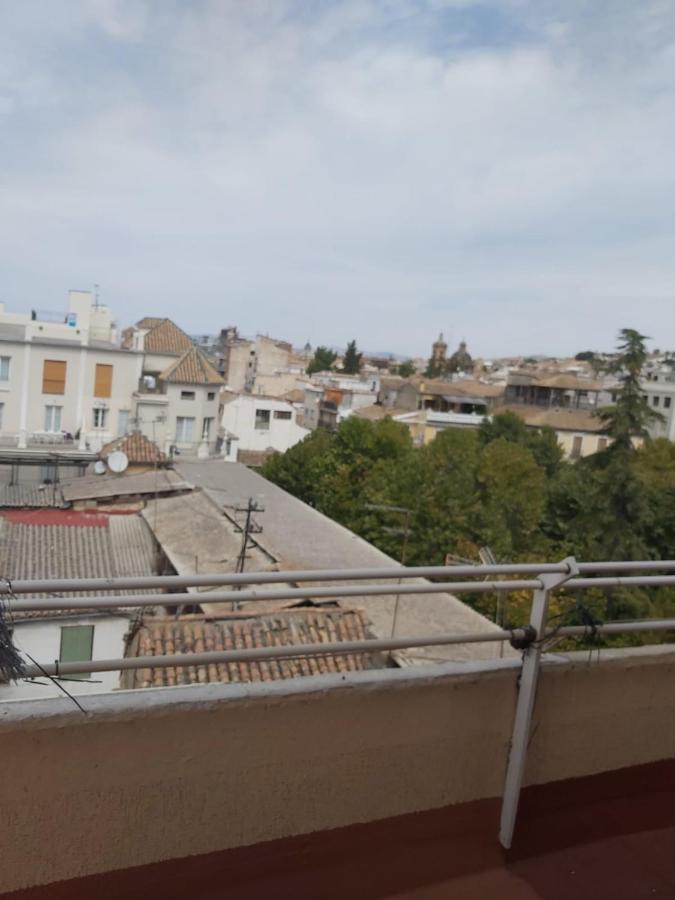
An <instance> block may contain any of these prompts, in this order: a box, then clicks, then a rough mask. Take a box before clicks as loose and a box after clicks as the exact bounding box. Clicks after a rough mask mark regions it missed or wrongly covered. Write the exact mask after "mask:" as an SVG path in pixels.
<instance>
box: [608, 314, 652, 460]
mask: <svg viewBox="0 0 675 900" xmlns="http://www.w3.org/2000/svg"><path fill="white" fill-rule="evenodd" d="M646 340H647V338H646V337H645V335H643V334H640V332H639V331H636V330H635V329H634V328H623V329H622V330H621V331H620V332H619V344H618V347H617V350H618V353H617V356H616V357H615V359H614V361H613V362H612V364H611V366H610V367H609V371H610V372H613V373H614V374H616V375H617V376H618V379H619V382H620V385H621V387H620V389H619V390H618V392H617V399H616V402H615V403H614V405H613V406H609V407H606V408H605V409H601V410H600V412H599V415H600V418H601V419H602V420H603V422H604V425H605V427H604V431H605V434H607V435H609V436H610V437H611V438H613V448H614V451H615V452H618V451H622V450H630V449H631V448H632V445H633V438H636V437H637V438H648V437H649V431H648V426H649V425H650V424H651V423H652V422H656V421H663V416H662V415H661V414H660V413H658V412H656V411H655V410H653V409H652V408H651V407H650V406H649V404H648V402H647V399H646V397H644V396H643V393H642V388H641V386H640V375H641V374H642V369H643V368H644V364H645V362H646V361H647V348H646V346H645V341H646Z"/></svg>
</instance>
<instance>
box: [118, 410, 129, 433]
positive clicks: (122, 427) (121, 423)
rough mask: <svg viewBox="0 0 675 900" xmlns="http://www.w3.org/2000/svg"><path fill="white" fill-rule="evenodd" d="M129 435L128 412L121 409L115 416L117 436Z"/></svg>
mask: <svg viewBox="0 0 675 900" xmlns="http://www.w3.org/2000/svg"><path fill="white" fill-rule="evenodd" d="M128 433H129V410H128V409H121V410H120V411H119V413H118V414H117V434H118V436H119V437H123V435H125V434H128Z"/></svg>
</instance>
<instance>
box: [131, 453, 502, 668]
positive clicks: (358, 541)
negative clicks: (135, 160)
mask: <svg viewBox="0 0 675 900" xmlns="http://www.w3.org/2000/svg"><path fill="white" fill-rule="evenodd" d="M178 471H179V472H180V473H181V474H182V475H183V476H184V477H185V478H186V479H187V480H189V481H190V482H191V483H192V484H194V485H196V486H199V487H201V488H203V490H204V491H205V493H206V494H207V495H208V496H209V497H210V498H211V501H212V503H213V504H214V506H215V508H216V509H224V508H225V506H226V505H228V506H233V505H235V506H236V505H242V504H245V502H246V501H247V500H248V498H249V497H254V498H256V500H257V501H258V502H259V504H260V505H261V506H262V507H263V508H264V512H263V513H261V514H260V515H259V516H258V518H259V521H260V523H261V525H262V528H263V531H262V533H261V534H258V535H256V536H255V537H256V544H257V545H258V546H259V547H260V548H262V549H263V550H264V552H265V554H266V556H267V558H268V559H269V560H274V561H275V567H276V568H279V569H283V570H284V571H288V570H291V571H292V570H302V569H307V568H310V567H311V568H312V569H338V568H344V567H345V565H348V566H350V567H355V568H360V567H372V568H376V567H377V568H391V567H392V566H397V565H398V563H397V562H396V561H395V560H393V559H391V558H390V557H388V556H387V555H386V554H385V553H382V552H381V551H380V550H378V549H377V548H376V547H374V546H373V545H372V544H369V543H368V542H367V541H365V540H363V538H360V537H359V536H358V535H356V534H354V533H353V532H352V531H349V530H348V529H347V528H344V527H343V526H342V525H339V524H338V523H337V522H334V521H333V520H332V519H329V518H328V517H327V516H324V515H322V514H321V513H320V512H318V511H317V510H315V509H312V507H310V506H308V505H307V504H305V503H302V502H301V501H300V500H298V499H296V498H295V497H293V496H291V495H290V494H288V493H287V492H286V491H284V490H282V489H281V488H280V487H278V486H277V485H275V484H272V482H270V481H268V480H267V479H266V478H263V477H262V475H259V474H258V473H257V472H254V471H252V470H251V469H248V468H246V466H244V465H242V464H241V463H226V462H223V461H222V460H216V459H213V460H204V461H187V460H181V461H180V463H179V464H178ZM178 502H179V501H178V500H176V501H172V500H170V499H166V500H162V501H160V503H161V504H164V505H166V506H168V505H169V504H177V503H178ZM146 515H147V516H148V517H149V521H152V515H151V513H150V511H149V510H148V511H146ZM175 515H176V516H178V517H180V512H179V511H178V507H177V512H176V514H175ZM183 515H185V511H184V510H183ZM160 521H161V518H160ZM196 521H197V522H199V521H200V520H199V519H197V520H196ZM176 529H177V530H176V532H175V534H176V537H175V542H176V544H178V545H179V546H180V547H181V549H182V546H183V540H184V534H183V538H182V539H181V538H180V537H179V535H180V534H181V533H183V532H184V529H182V527H181V524H180V519H179V518H177V519H176ZM204 538H205V540H206V539H208V536H207V534H206V532H205V533H204ZM159 540H160V542H161V543H162V544H163V543H164V542H163V539H162V537H161V536H159ZM223 548H225V549H223ZM226 548H227V545H226V544H224V543H223V542H222V540H221V541H219V542H218V549H217V550H215V549H214V551H212V552H211V553H209V554H208V556H209V557H214V556H215V557H216V558H217V559H222V558H223V557H227V556H229V552H228V550H227V549H226ZM230 552H231V551H230ZM169 555H170V554H169ZM185 558H186V561H187V562H189V559H190V553H189V551H187V548H186V552H185ZM193 559H194V557H193ZM193 564H194V563H193ZM175 565H176V563H174V566H175ZM230 565H231V563H230ZM176 568H177V566H176ZM247 568H248V569H253V568H255V566H254V565H251V566H247ZM177 570H178V569H177ZM230 570H231V569H230ZM415 583H419V584H420V586H426V585H427V584H428V582H426V581H425V580H424V579H418V581H417V582H415ZM338 602H340V601H338ZM354 603H356V604H357V605H358V607H359V608H360V609H363V610H364V612H365V614H366V616H367V617H368V620H369V621H370V623H371V626H372V630H373V633H374V634H376V635H378V636H380V637H385V636H386V637H390V636H391V634H392V631H393V630H394V629H395V630H396V634H397V635H399V634H413V635H422V634H433V633H434V632H436V633H440V632H441V631H444V630H445V631H447V630H448V629H451V630H457V631H481V630H487V631H490V630H492V629H493V628H494V627H495V626H494V625H493V624H492V623H491V622H489V621H488V620H487V619H485V618H484V617H483V616H481V615H480V614H479V613H477V612H475V611H474V610H472V609H471V608H470V607H468V606H467V605H466V604H464V603H462V602H461V601H460V600H458V599H457V598H456V597H453V596H452V595H451V594H449V593H447V594H446V593H440V594H434V595H433V597H429V596H426V595H424V594H422V593H421V594H419V595H417V594H407V595H406V596H402V597H401V598H400V600H399V601H398V602H397V600H396V595H395V593H394V592H392V593H391V594H386V595H383V596H378V597H365V596H359V597H357V598H356V599H354V598H353V597H350V598H349V603H348V606H349V607H352V606H353V604H354ZM341 605H342V604H341ZM498 652H499V651H498V650H497V649H496V648H495V647H494V646H492V645H490V644H485V645H480V644H476V645H463V646H457V647H435V648H433V649H429V648H420V649H417V650H410V651H406V653H405V654H402V655H401V659H402V661H403V660H405V661H407V662H408V663H410V662H413V661H417V662H420V661H428V660H429V659H458V658H463V659H475V658H478V657H488V658H493V657H494V656H495V654H496V653H498Z"/></svg>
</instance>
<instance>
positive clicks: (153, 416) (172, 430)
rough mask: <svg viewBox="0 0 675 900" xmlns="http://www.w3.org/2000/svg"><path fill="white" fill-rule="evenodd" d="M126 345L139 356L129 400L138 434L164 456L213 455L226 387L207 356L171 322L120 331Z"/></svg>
mask: <svg viewBox="0 0 675 900" xmlns="http://www.w3.org/2000/svg"><path fill="white" fill-rule="evenodd" d="M124 345H125V346H127V347H130V348H134V349H135V350H137V351H141V352H142V353H143V363H142V374H141V377H140V378H139V380H138V383H137V384H136V386H135V390H134V395H133V402H134V418H135V423H136V426H137V427H138V429H139V430H140V431H141V432H142V433H143V434H144V435H146V437H149V438H151V439H152V440H153V441H155V443H157V444H158V445H159V446H160V447H162V448H163V449H164V451H165V452H166V453H168V452H169V451H170V449H171V448H172V447H175V448H176V449H178V450H179V451H183V452H185V453H191V452H205V453H208V452H213V451H214V450H215V447H216V441H217V430H218V429H217V420H218V409H219V400H218V394H219V391H220V388H221V387H222V386H223V383H224V382H223V379H222V378H221V376H220V375H219V374H218V372H217V371H216V370H215V368H214V367H213V366H212V365H211V363H210V362H209V360H208V359H207V357H206V355H205V354H204V353H203V352H202V351H201V350H200V349H199V348H198V347H196V346H195V344H194V343H193V342H192V339H191V338H190V337H189V336H188V335H187V334H186V333H185V332H184V331H182V329H180V328H179V327H178V326H177V325H176V324H175V323H174V322H172V321H171V319H160V318H149V317H146V318H144V319H141V320H140V321H139V322H137V323H136V325H135V326H133V327H131V328H128V329H126V331H125V332H124ZM200 448H202V449H201V451H200Z"/></svg>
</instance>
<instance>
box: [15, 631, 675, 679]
mask: <svg viewBox="0 0 675 900" xmlns="http://www.w3.org/2000/svg"><path fill="white" fill-rule="evenodd" d="M671 629H673V630H675V619H646V620H641V621H635V622H609V623H607V624H604V625H597V626H595V627H594V628H591V627H590V626H587V625H570V626H565V627H563V628H555V629H552V630H550V631H547V632H546V635H545V637H546V638H552V637H568V636H569V637H573V636H587V635H588V634H589V633H592V632H593V631H595V632H598V633H600V634H627V633H631V632H644V631H669V630H671ZM525 634H526V632H525V630H524V629H523V628H514V629H513V630H511V631H507V630H504V629H495V630H494V631H488V632H485V631H481V632H467V633H466V634H452V635H444V636H440V635H433V636H429V637H419V638H392V639H390V640H378V639H373V640H364V641H342V642H339V641H338V642H332V643H325V644H295V645H291V646H287V647H257V648H247V649H245V650H208V651H205V652H203V653H177V654H175V655H158V656H130V657H125V658H124V659H99V660H85V661H82V662H64V663H47V664H45V665H41V666H37V665H31V666H27V667H26V669H25V676H26V677H27V678H36V677H39V676H40V675H51V676H59V675H77V674H82V673H86V672H117V671H122V670H127V669H162V668H163V669H166V668H176V669H180V668H185V667H190V666H192V667H194V666H208V665H214V664H219V663H239V662H256V661H261V660H274V659H296V658H304V657H315V656H344V655H346V654H350V653H378V652H384V651H391V650H406V649H411V648H414V647H443V646H448V645H452V644H481V643H495V642H501V641H507V640H511V639H512V638H514V637H515V638H523V637H525Z"/></svg>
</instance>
